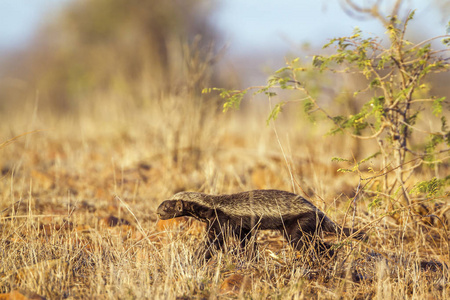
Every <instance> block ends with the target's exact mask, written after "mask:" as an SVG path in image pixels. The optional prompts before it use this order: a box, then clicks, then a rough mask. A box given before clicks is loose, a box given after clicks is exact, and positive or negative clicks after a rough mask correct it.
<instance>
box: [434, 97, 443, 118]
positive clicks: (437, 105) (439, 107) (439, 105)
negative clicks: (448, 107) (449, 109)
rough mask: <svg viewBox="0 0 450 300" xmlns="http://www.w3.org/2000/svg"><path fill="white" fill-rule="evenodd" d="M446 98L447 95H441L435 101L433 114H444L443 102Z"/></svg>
mask: <svg viewBox="0 0 450 300" xmlns="http://www.w3.org/2000/svg"><path fill="white" fill-rule="evenodd" d="M444 100H445V97H441V98H438V99H435V100H434V101H433V105H432V107H433V115H435V116H436V117H437V116H439V115H440V114H442V102H444Z"/></svg>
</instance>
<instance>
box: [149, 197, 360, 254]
mask: <svg viewBox="0 0 450 300" xmlns="http://www.w3.org/2000/svg"><path fill="white" fill-rule="evenodd" d="M157 214H158V215H159V217H160V218H161V219H162V220H166V219H171V218H176V217H181V216H190V217H194V218H196V219H197V220H200V221H202V222H206V223H207V225H208V243H209V245H211V246H214V247H215V248H219V249H220V248H222V247H223V231H224V229H227V230H230V231H231V233H232V234H234V235H235V236H236V237H238V238H239V239H240V241H241V246H243V247H245V245H246V244H247V241H248V240H249V239H250V237H251V235H252V233H254V231H255V230H256V229H262V230H263V229H274V230H279V231H280V232H282V233H283V235H284V236H285V238H286V239H287V240H288V241H290V243H291V244H292V245H293V247H294V248H296V249H298V250H302V249H303V248H304V247H305V246H306V245H307V243H310V242H312V241H313V240H314V242H313V244H314V246H315V248H316V250H317V251H318V252H320V253H324V252H326V253H328V254H329V255H330V254H331V253H332V252H331V251H330V250H329V249H330V245H328V244H327V243H324V242H323V241H321V240H318V239H317V234H318V233H319V232H320V231H325V232H332V233H337V234H339V233H341V232H343V233H344V234H345V235H347V236H349V235H350V230H349V229H347V228H341V227H340V226H339V225H337V224H336V223H334V222H333V221H331V220H330V219H329V218H328V217H327V216H326V215H325V214H324V213H323V212H322V211H320V210H319V209H318V208H316V207H315V206H314V205H313V204H312V203H311V202H309V201H308V200H306V199H304V198H303V197H301V196H299V195H296V194H293V193H289V192H285V191H280V190H254V191H249V192H242V193H237V194H231V195H217V196H215V195H208V194H202V193H195V192H181V193H177V194H175V195H174V196H172V197H171V198H170V199H169V200H166V201H164V202H162V203H161V205H160V206H159V207H158V210H157ZM356 237H357V238H361V237H362V234H358V235H357V236H356ZM210 256H211V253H210V252H208V253H207V254H206V257H207V258H209V257H210Z"/></svg>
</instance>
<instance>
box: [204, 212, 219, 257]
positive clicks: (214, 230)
mask: <svg viewBox="0 0 450 300" xmlns="http://www.w3.org/2000/svg"><path fill="white" fill-rule="evenodd" d="M222 229H223V228H222V227H221V226H220V224H219V222H217V220H214V221H213V222H212V223H210V224H209V226H208V229H207V230H208V232H207V234H206V245H205V251H203V252H204V256H205V259H206V260H209V259H210V258H211V257H212V255H213V252H214V251H216V250H221V249H223V245H224V235H223V231H222Z"/></svg>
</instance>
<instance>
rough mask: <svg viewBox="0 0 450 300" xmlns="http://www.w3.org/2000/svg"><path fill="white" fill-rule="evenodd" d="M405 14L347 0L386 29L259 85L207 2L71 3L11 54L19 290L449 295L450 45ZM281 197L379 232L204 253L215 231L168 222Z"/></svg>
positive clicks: (2, 243) (51, 293) (12, 198)
mask: <svg viewBox="0 0 450 300" xmlns="http://www.w3.org/2000/svg"><path fill="white" fill-rule="evenodd" d="M406 4H407V3H406V2H404V1H401V0H398V1H395V3H393V6H392V7H389V9H388V10H387V11H384V9H385V7H386V3H383V5H381V4H380V2H379V1H378V2H376V3H375V4H374V5H373V6H367V7H365V6H360V5H359V4H358V3H356V1H355V2H353V1H350V0H349V1H345V2H344V3H343V6H344V7H345V9H347V10H349V11H350V12H352V14H358V15H360V16H364V17H367V18H375V19H378V20H379V21H380V22H381V23H382V24H383V26H384V27H385V29H386V36H383V37H375V36H373V35H370V34H368V33H366V32H361V31H359V30H355V31H354V32H353V33H349V36H348V37H338V38H334V39H332V38H333V37H329V38H330V43H329V44H328V45H326V49H324V50H317V49H311V50H309V51H310V52H311V53H308V54H311V55H309V58H303V57H301V56H299V55H296V56H293V57H289V58H287V59H286V65H285V66H284V67H283V68H281V69H280V70H278V71H276V72H275V73H274V74H273V75H272V76H270V77H269V80H268V81H267V82H266V83H263V84H262V85H261V86H258V87H250V88H245V89H240V87H239V86H238V85H239V83H238V78H239V76H237V75H236V74H231V73H226V72H225V71H224V69H223V68H221V65H220V60H221V55H222V50H221V48H220V45H221V44H220V34H219V33H218V32H217V30H216V29H215V28H214V26H213V25H214V24H213V23H212V22H211V20H209V19H208V18H207V16H208V13H210V12H211V11H212V10H213V9H214V7H211V6H210V3H209V2H208V1H201V0H189V1H177V0H173V1H164V3H163V2H160V1H153V0H152V1H146V2H145V3H142V2H141V1H125V0H113V1H112V0H96V1H82V2H73V3H70V4H68V6H67V7H66V8H64V10H63V11H61V12H59V13H58V14H57V15H56V17H55V18H54V19H53V20H52V21H50V22H48V23H47V24H46V25H45V27H43V28H42V30H41V31H40V32H39V34H38V35H37V36H36V37H35V38H34V39H33V40H32V41H31V42H30V44H29V45H27V47H25V48H23V49H20V50H15V51H14V52H11V53H5V54H3V57H2V59H1V68H0V70H1V81H0V85H1V88H0V117H1V121H2V122H0V139H1V140H0V168H1V177H0V262H1V263H0V299H8V297H9V298H12V299H14V297H22V296H24V295H25V296H27V297H29V298H34V299H39V297H41V298H42V297H45V298H47V299H61V298H63V299H66V298H71V299H91V298H92V299H94V298H95V299H98V298H114V299H116V298H119V299H128V298H130V299H135V298H139V299H141V298H150V299H175V298H177V299H191V298H200V299H203V298H204V299H208V298H225V299H226V298H252V299H262V298H270V299H285V298H286V299H305V298H306V299H310V298H312V299H331V298H345V299H347V298H349V299H353V298H358V299H370V298H377V299H382V298H385V299H399V298H408V299H409V298H411V299H448V298H450V274H449V265H450V242H449V238H450V236H449V232H448V230H449V223H450V204H449V199H450V195H449V181H450V178H449V174H450V165H449V164H450V160H449V157H450V156H449V154H450V133H449V125H448V119H449V117H450V115H449V111H450V110H449V103H448V97H449V96H450V95H449V89H448V82H449V79H450V78H449V76H448V68H449V55H448V54H449V51H448V45H449V38H450V36H449V35H448V34H445V29H444V28H443V30H442V31H443V35H442V36H439V37H425V39H423V41H414V36H412V38H409V36H411V35H409V34H408V26H409V25H410V23H412V22H414V11H412V10H408V9H407V8H406ZM442 9H445V7H442ZM302 55H303V54H302ZM297 56H298V57H299V58H296V57H297ZM227 72H228V71H227ZM230 78H232V79H233V80H230ZM213 87H217V88H216V89H214V88H213ZM216 90H219V93H217V91H216ZM202 91H203V93H202ZM251 92H256V93H257V94H262V97H261V95H260V96H258V95H255V96H254V97H256V99H258V101H252V100H250V99H251V98H252V97H249V96H250V94H251ZM219 94H220V95H219ZM219 96H222V98H220V97H219ZM258 97H260V98H258ZM446 97H447V98H446ZM241 101H243V103H242V104H241ZM260 103H262V104H260ZM240 104H241V108H240V110H237V111H236V110H233V109H232V108H237V107H239V105H240ZM224 109H225V110H228V112H227V113H225V114H224V113H223V112H222V110H224ZM264 188H274V189H281V190H288V191H294V192H296V193H298V194H300V195H302V196H304V197H305V198H308V199H310V200H311V202H313V203H314V204H315V205H316V206H317V207H319V208H320V209H321V210H323V211H324V212H326V213H327V215H329V216H330V218H331V219H333V220H334V221H336V222H337V223H339V224H342V225H345V226H346V227H351V228H355V229H363V230H364V231H365V232H366V233H367V239H366V240H364V241H357V240H352V239H348V238H344V237H338V236H325V237H324V238H325V239H326V240H327V241H331V242H332V243H334V245H335V246H334V248H335V250H336V251H335V252H336V255H335V256H333V257H332V258H326V257H320V256H319V255H318V254H317V253H315V252H314V251H313V250H312V249H311V251H307V252H305V253H300V252H296V251H294V250H293V249H292V248H291V247H290V246H289V245H288V243H287V242H286V241H285V240H284V239H283V237H282V236H281V235H279V234H277V233H275V232H270V231H268V232H260V233H259V234H258V237H257V239H256V241H253V242H256V243H257V244H258V252H257V255H255V256H249V255H248V253H247V252H248V251H247V249H240V248H239V247H238V245H237V243H236V241H233V240H230V241H229V242H228V243H227V245H228V247H227V248H226V249H225V250H224V251H222V252H218V253H217V254H216V255H215V256H214V257H213V258H212V259H211V260H210V261H208V262H204V261H203V260H202V259H201V258H199V257H195V256H194V253H195V252H196V250H197V249H198V248H199V247H201V245H202V240H203V238H204V229H205V228H204V225H203V224H201V223H199V222H197V221H194V220H189V219H186V218H177V219H173V220H169V221H164V222H162V221H158V219H157V216H156V214H155V211H156V208H157V206H158V204H159V203H160V202H161V201H162V200H164V199H167V198H168V197H170V196H171V195H173V194H174V193H175V192H178V191H185V190H187V191H200V192H205V193H211V194H224V193H235V192H240V191H244V190H251V189H264Z"/></svg>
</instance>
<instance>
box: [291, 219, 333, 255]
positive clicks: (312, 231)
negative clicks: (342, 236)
mask: <svg viewBox="0 0 450 300" xmlns="http://www.w3.org/2000/svg"><path fill="white" fill-rule="evenodd" d="M283 233H284V235H285V237H286V239H287V240H288V241H289V242H290V243H291V245H292V247H293V248H294V249H296V250H298V251H301V252H305V251H308V250H309V249H311V248H313V249H314V251H315V252H316V253H317V254H318V255H323V254H326V255H328V256H330V257H331V256H333V251H332V250H331V245H330V244H328V243H325V242H324V241H323V240H322V239H321V238H320V237H319V235H318V232H317V230H316V228H315V226H303V227H302V226H300V224H298V223H297V222H293V223H292V224H288V226H286V228H285V230H284V231H283Z"/></svg>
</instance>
